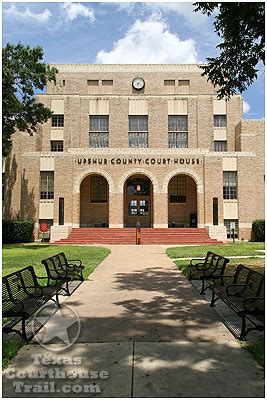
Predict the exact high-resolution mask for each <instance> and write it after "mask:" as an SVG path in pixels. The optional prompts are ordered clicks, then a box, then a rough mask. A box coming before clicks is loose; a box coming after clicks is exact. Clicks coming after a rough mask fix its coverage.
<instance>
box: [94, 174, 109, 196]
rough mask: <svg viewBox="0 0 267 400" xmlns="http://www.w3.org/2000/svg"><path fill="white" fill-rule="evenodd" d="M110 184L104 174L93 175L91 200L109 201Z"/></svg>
mask: <svg viewBox="0 0 267 400" xmlns="http://www.w3.org/2000/svg"><path fill="white" fill-rule="evenodd" d="M107 201H108V184H107V181H106V179H105V178H104V177H103V176H100V175H99V176H98V175H97V176H94V175H93V176H91V179H90V202H91V203H107Z"/></svg>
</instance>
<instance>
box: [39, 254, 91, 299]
mask: <svg viewBox="0 0 267 400" xmlns="http://www.w3.org/2000/svg"><path fill="white" fill-rule="evenodd" d="M42 264H43V265H44V266H45V269H46V273H47V276H48V284H50V282H51V281H56V282H58V283H59V284H61V285H64V284H66V287H63V286H62V289H63V290H64V291H65V292H66V293H67V295H68V296H70V291H69V283H70V282H72V281H74V280H76V279H79V280H81V281H83V280H84V278H83V270H84V265H83V264H82V261H81V260H68V259H67V258H66V256H65V254H64V253H59V254H55V255H53V256H51V257H48V258H45V259H43V260H42Z"/></svg>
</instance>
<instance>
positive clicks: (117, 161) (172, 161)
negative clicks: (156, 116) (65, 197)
mask: <svg viewBox="0 0 267 400" xmlns="http://www.w3.org/2000/svg"><path fill="white" fill-rule="evenodd" d="M75 162H77V163H78V164H80V165H108V164H109V165H200V164H201V163H202V160H201V159H199V158H191V157H179V158H161V157H154V158H153V157H146V158H142V157H140V158H136V157H133V158H127V157H113V158H110V159H109V158H98V157H92V158H82V157H81V158H78V159H77V160H75Z"/></svg>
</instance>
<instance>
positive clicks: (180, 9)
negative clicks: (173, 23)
mask: <svg viewBox="0 0 267 400" xmlns="http://www.w3.org/2000/svg"><path fill="white" fill-rule="evenodd" d="M144 5H146V7H148V8H149V9H152V10H159V11H163V12H171V11H172V12H174V13H176V14H177V15H181V16H182V17H183V18H184V19H185V20H186V22H187V23H188V24H189V25H190V26H191V27H195V28H196V27H198V28H199V27H200V25H204V24H206V23H207V20H208V19H209V18H208V17H207V16H206V15H204V14H202V13H201V12H200V11H198V12H194V11H193V10H194V9H195V8H196V6H193V5H192V3H184V2H182V3H180V2H176V3H169V2H161V3H154V2H145V3H144Z"/></svg>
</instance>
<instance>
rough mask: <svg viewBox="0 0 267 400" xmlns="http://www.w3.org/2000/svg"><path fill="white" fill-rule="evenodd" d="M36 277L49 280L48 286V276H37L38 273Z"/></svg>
mask: <svg viewBox="0 0 267 400" xmlns="http://www.w3.org/2000/svg"><path fill="white" fill-rule="evenodd" d="M36 278H37V279H46V281H47V282H46V286H48V279H49V278H48V276H37V275H36Z"/></svg>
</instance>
